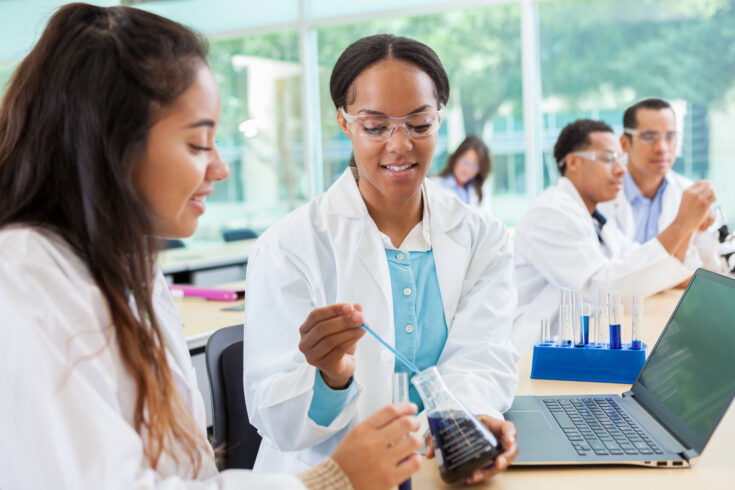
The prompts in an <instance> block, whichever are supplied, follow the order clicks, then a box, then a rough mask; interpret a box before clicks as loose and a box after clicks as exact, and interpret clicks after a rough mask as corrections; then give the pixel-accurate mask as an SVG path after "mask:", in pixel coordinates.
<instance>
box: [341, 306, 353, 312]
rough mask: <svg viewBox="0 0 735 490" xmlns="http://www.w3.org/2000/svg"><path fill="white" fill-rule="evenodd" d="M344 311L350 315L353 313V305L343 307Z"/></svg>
mask: <svg viewBox="0 0 735 490" xmlns="http://www.w3.org/2000/svg"><path fill="white" fill-rule="evenodd" d="M342 311H344V312H345V313H350V312H351V311H352V305H344V306H342Z"/></svg>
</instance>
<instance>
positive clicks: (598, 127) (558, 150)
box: [554, 119, 614, 175]
mask: <svg viewBox="0 0 735 490" xmlns="http://www.w3.org/2000/svg"><path fill="white" fill-rule="evenodd" d="M598 131H601V132H607V133H614V131H613V130H612V128H611V127H610V126H608V125H607V124H606V123H604V122H602V121H595V120H593V119H577V120H576V121H574V122H572V123H569V124H567V125H566V126H564V129H562V130H561V133H559V138H557V140H556V144H555V145H554V160H556V166H557V167H558V168H559V172H560V173H561V174H562V175H564V173H565V172H566V171H567V162H566V156H567V155H569V154H570V153H572V152H574V151H578V150H584V149H585V148H586V147H587V146H589V144H590V133H595V132H598Z"/></svg>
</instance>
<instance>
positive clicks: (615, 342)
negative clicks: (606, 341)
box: [610, 323, 622, 349]
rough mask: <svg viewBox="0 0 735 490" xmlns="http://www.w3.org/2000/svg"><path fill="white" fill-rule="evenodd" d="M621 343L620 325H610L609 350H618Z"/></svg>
mask: <svg viewBox="0 0 735 490" xmlns="http://www.w3.org/2000/svg"><path fill="white" fill-rule="evenodd" d="M621 347H622V343H621V342H620V324H619V323H617V324H613V323H611V324H610V348H611V349H620V348H621Z"/></svg>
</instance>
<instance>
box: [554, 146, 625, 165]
mask: <svg viewBox="0 0 735 490" xmlns="http://www.w3.org/2000/svg"><path fill="white" fill-rule="evenodd" d="M570 155H576V156H578V157H582V158H586V159H587V160H592V161H595V162H600V163H602V164H603V165H605V166H607V167H609V168H613V167H614V166H615V164H616V163H619V164H620V165H622V166H625V165H627V163H628V154H627V153H618V152H617V151H604V150H602V151H574V152H572V153H570ZM565 160H566V159H565Z"/></svg>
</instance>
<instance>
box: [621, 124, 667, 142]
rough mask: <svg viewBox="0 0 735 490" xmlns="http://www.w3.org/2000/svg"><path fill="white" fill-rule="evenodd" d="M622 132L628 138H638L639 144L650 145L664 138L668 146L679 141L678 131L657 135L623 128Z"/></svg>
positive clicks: (651, 132)
mask: <svg viewBox="0 0 735 490" xmlns="http://www.w3.org/2000/svg"><path fill="white" fill-rule="evenodd" d="M623 132H624V133H625V134H627V135H630V136H638V139H639V140H640V141H641V143H644V144H646V145H652V144H654V143H658V141H659V140H660V139H661V138H665V139H666V142H667V143H668V144H670V145H673V144H675V143H676V140H677V139H679V131H666V132H665V133H659V132H658V131H639V130H637V129H631V128H625V129H623Z"/></svg>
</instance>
